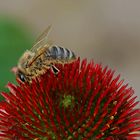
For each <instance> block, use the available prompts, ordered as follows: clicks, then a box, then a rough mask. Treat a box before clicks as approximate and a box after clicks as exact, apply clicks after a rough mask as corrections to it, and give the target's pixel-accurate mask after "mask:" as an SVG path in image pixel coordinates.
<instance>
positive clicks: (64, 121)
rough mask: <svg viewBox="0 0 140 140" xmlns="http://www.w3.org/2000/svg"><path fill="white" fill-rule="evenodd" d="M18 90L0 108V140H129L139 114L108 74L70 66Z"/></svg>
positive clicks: (128, 92)
mask: <svg viewBox="0 0 140 140" xmlns="http://www.w3.org/2000/svg"><path fill="white" fill-rule="evenodd" d="M57 67H59V70H60V72H59V73H58V75H54V74H53V73H52V72H51V71H48V72H46V73H45V74H44V75H43V76H41V77H39V78H38V79H36V80H33V81H32V83H31V84H28V83H20V82H19V83H20V84H19V86H16V85H13V84H11V83H9V84H8V88H9V90H10V92H9V93H2V95H3V96H4V97H5V99H6V101H5V102H1V103H0V118H1V119H0V131H1V132H0V137H1V138H2V139H6V140H7V139H8V140H126V139H128V140H134V139H135V137H140V109H135V108H134V107H135V106H136V105H137V104H138V102H136V101H135V99H136V96H133V94H134V91H133V89H132V88H128V87H127V84H126V85H125V84H124V85H123V80H119V79H120V76H117V77H115V78H114V76H113V75H114V71H112V70H110V69H108V68H107V67H106V68H102V66H101V65H99V64H94V63H93V62H90V63H87V62H86V60H83V61H82V62H81V64H80V60H77V61H75V62H74V63H71V64H66V65H65V66H62V65H58V66H57Z"/></svg>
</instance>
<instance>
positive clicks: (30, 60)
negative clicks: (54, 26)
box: [13, 26, 76, 82]
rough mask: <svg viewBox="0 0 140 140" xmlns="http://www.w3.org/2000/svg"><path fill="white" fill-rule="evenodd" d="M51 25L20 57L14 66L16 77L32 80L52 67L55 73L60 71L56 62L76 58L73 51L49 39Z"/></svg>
mask: <svg viewBox="0 0 140 140" xmlns="http://www.w3.org/2000/svg"><path fill="white" fill-rule="evenodd" d="M50 29H51V26H49V27H48V28H47V29H46V30H45V31H44V32H43V33H42V34H41V35H40V37H39V38H38V39H37V41H36V43H35V44H34V45H33V47H32V48H31V49H30V50H26V51H25V53H24V54H23V55H22V56H21V57H20V59H19V61H18V64H17V66H16V67H14V68H13V72H14V73H15V75H16V77H17V78H18V79H20V80H21V81H22V82H31V80H32V79H34V78H35V77H37V76H40V75H42V74H43V73H45V72H46V70H48V69H51V70H52V72H53V73H54V74H57V73H58V72H59V69H58V68H57V67H56V66H55V64H66V63H71V62H73V61H75V60H76V55H75V54H74V52H73V51H71V50H69V49H67V48H63V47H60V46H57V45H53V43H52V42H51V41H48V34H49V32H50Z"/></svg>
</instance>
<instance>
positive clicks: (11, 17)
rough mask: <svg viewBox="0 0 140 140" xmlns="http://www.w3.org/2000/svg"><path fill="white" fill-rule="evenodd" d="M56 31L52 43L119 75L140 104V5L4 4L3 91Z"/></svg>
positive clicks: (115, 1)
mask: <svg viewBox="0 0 140 140" xmlns="http://www.w3.org/2000/svg"><path fill="white" fill-rule="evenodd" d="M50 24H51V25H52V32H51V34H50V39H52V40H54V42H55V43H56V44H58V45H61V46H63V47H66V48H70V49H72V50H73V51H74V52H75V53H76V54H77V55H78V56H81V57H82V58H88V59H89V60H90V59H94V61H95V62H96V63H103V65H108V66H109V67H110V68H112V69H115V70H116V71H117V72H116V73H117V74H118V73H120V74H121V76H122V78H124V79H125V81H126V83H127V82H128V83H129V85H130V86H132V87H133V88H134V89H135V92H136V94H137V96H138V99H139V100H140V74H139V73H140V1H139V0H133V1H132V0H105V1H101V0H24V1H19V0H12V1H8V0H4V1H2V0H0V91H5V90H6V88H5V85H6V84H7V82H8V81H10V82H15V77H14V75H13V74H12V73H11V72H10V69H11V68H12V67H13V66H15V65H16V64H17V61H18V58H19V57H20V56H21V54H22V53H23V52H24V51H25V50H26V49H28V48H31V46H32V44H33V42H34V41H35V39H36V38H37V37H38V35H39V34H40V33H41V32H42V31H44V30H45V29H46V27H47V26H48V25H50Z"/></svg>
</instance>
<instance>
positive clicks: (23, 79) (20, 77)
mask: <svg viewBox="0 0 140 140" xmlns="http://www.w3.org/2000/svg"><path fill="white" fill-rule="evenodd" d="M18 77H19V79H20V80H21V81H22V82H25V81H26V78H25V75H24V74H23V73H19V74H18Z"/></svg>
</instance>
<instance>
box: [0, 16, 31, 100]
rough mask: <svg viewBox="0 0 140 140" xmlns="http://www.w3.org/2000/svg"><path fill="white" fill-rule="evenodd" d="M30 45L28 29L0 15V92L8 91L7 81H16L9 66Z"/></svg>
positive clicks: (13, 64) (15, 62) (13, 63)
mask: <svg viewBox="0 0 140 140" xmlns="http://www.w3.org/2000/svg"><path fill="white" fill-rule="evenodd" d="M31 46H32V37H31V33H30V30H29V29H28V28H27V27H26V26H25V25H24V24H23V23H22V22H17V20H14V19H8V18H4V17H0V92H2V91H8V89H7V88H6V87H5V85H6V84H7V83H8V82H12V83H15V82H16V81H15V76H14V74H13V73H12V72H11V68H12V67H13V66H16V64H17V61H18V59H19V57H20V56H21V55H22V54H23V52H24V51H25V50H26V49H28V48H30V47H31ZM2 99H3V98H2V97H1V96H0V100H2Z"/></svg>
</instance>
